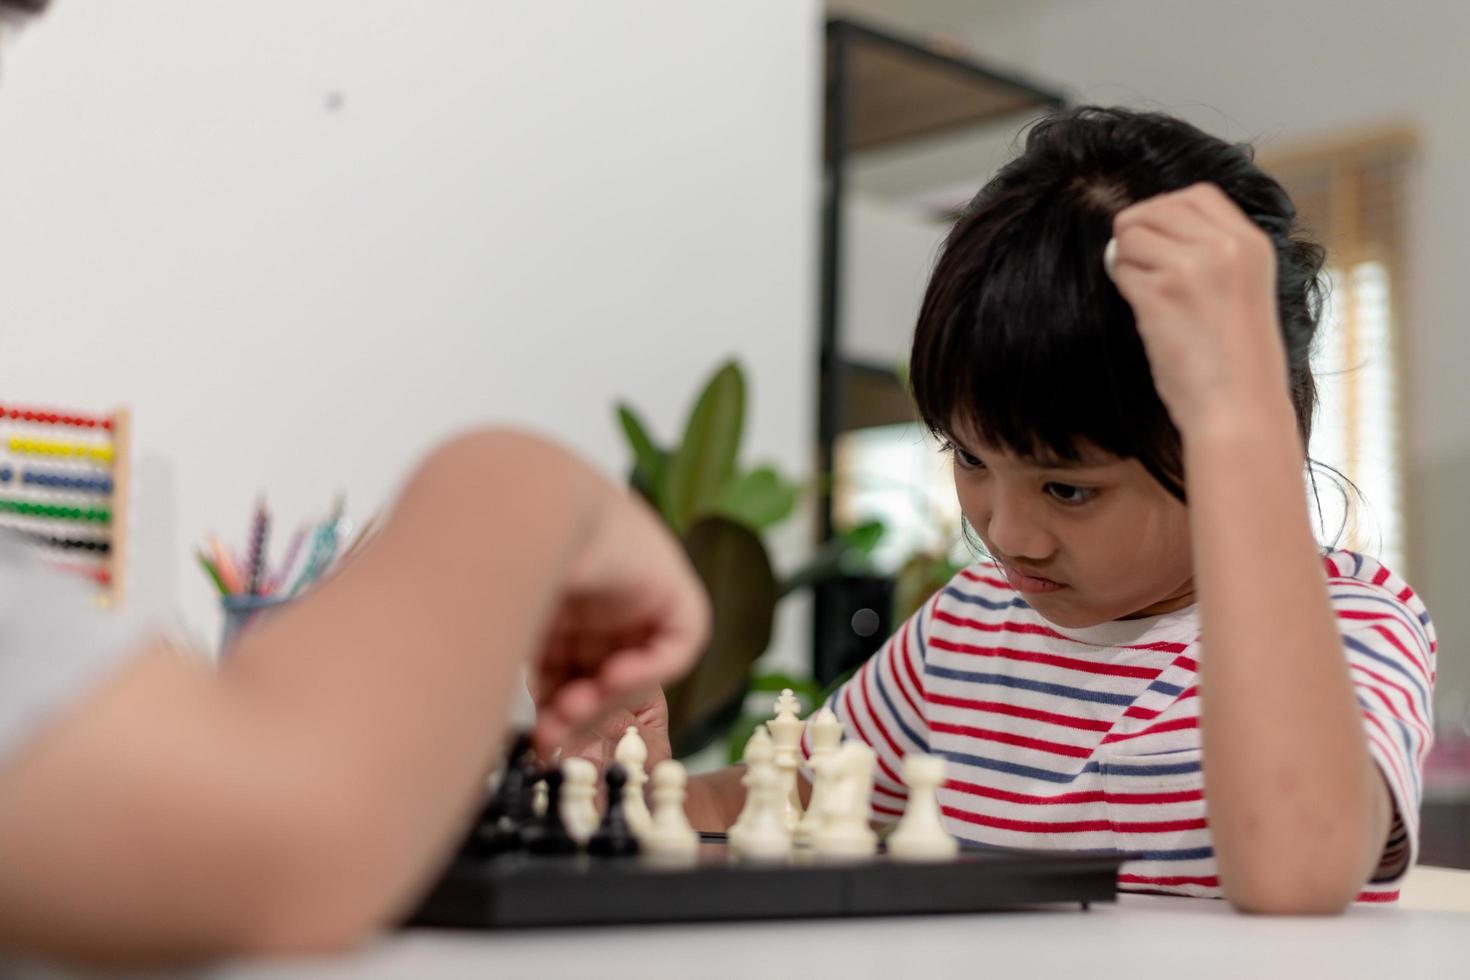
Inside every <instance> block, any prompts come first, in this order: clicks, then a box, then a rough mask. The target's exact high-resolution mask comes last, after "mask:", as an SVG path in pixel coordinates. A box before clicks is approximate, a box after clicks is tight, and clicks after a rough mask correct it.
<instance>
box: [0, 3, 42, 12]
mask: <svg viewBox="0 0 1470 980" xmlns="http://www.w3.org/2000/svg"><path fill="white" fill-rule="evenodd" d="M50 3H51V0H0V13H3V12H5V11H6V10H19V11H21V12H22V13H27V14H39V13H40V12H41V11H43V10H45V9H46V7H47V5H48V4H50Z"/></svg>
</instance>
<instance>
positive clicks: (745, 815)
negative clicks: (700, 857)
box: [727, 725, 776, 847]
mask: <svg viewBox="0 0 1470 980" xmlns="http://www.w3.org/2000/svg"><path fill="white" fill-rule="evenodd" d="M775 753H776V750H775V747H774V746H772V745H771V734H770V732H768V731H766V726H765V725H757V726H755V731H753V732H751V733H750V740H749V741H747V742H746V743H745V752H744V754H743V755H742V756H741V757H740V761H741V762H743V763H745V775H744V776H742V777H741V778H740V785H742V786H744V787H745V805H744V806H742V807H741V808H740V816H738V817H736V818H735V823H733V824H732V825H731V826H730V830H729V832H728V834H727V836H728V837H729V839H730V844H731V846H732V847H733V846H734V844H735V840H736V838H738V837H739V836H740V835H741V834H743V833H744V832H745V828H746V827H747V826H748V825H749V824H750V817H751V815H752V814H753V813H754V812H755V803H756V801H755V797H754V796H753V795H752V794H751V792H750V785H751V780H750V774H751V772H752V771H753V770H754V769H755V767H756V766H758V765H764V764H769V763H770V762H771V761H772V760H773V759H774V758H775Z"/></svg>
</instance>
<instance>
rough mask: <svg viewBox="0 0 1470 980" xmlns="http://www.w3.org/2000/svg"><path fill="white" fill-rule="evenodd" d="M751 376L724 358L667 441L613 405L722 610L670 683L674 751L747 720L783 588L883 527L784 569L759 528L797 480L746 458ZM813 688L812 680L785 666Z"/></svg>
mask: <svg viewBox="0 0 1470 980" xmlns="http://www.w3.org/2000/svg"><path fill="white" fill-rule="evenodd" d="M745 411H746V387H745V376H744V373H743V371H742V370H741V368H740V365H739V363H738V362H736V361H733V360H731V361H727V362H725V363H724V364H722V365H720V367H719V368H717V369H716V370H715V372H714V373H713V375H711V377H710V378H709V380H708V382H707V383H706V384H705V386H704V388H703V389H702V390H701V391H700V393H699V395H698V397H697V398H696V399H695V401H694V405H693V407H692V408H691V409H690V412H689V415H688V418H687V420H686V421H685V424H684V430H683V433H682V436H681V438H680V439H679V441H678V442H677V443H673V444H669V445H661V444H660V443H659V442H658V441H657V440H656V439H655V437H654V436H653V434H652V433H651V432H650V430H649V427H648V426H647V425H646V424H645V423H644V421H643V419H642V418H641V417H640V416H639V415H638V413H637V412H636V410H634V409H633V407H632V406H630V405H628V404H626V403H620V404H619V405H618V406H617V416H618V423H619V425H620V427H621V428H622V431H623V434H624V435H625V436H626V437H627V440H628V445H629V447H630V449H631V450H632V453H633V467H632V473H631V475H630V482H631V483H632V485H633V487H634V488H635V489H636V490H637V491H638V492H639V493H641V494H642V495H643V496H644V497H645V498H646V499H647V500H648V502H649V503H650V504H652V505H653V507H654V508H656V509H657V510H658V512H659V513H660V514H661V515H662V516H663V518H664V520H665V521H667V522H668V524H669V527H670V528H671V529H672V530H673V531H674V533H675V534H677V535H678V536H679V538H680V540H681V541H682V542H683V543H684V547H685V549H686V550H687V551H688V553H689V557H690V559H691V561H692V563H693V565H694V568H695V570H696V571H697V572H698V573H699V576H700V578H701V579H702V580H703V581H704V584H705V586H706V588H707V589H708V591H709V595H710V601H711V605H712V607H713V611H714V623H713V632H712V639H711V642H710V646H709V648H708V649H707V650H706V651H705V654H704V656H703V657H701V658H700V661H699V663H698V664H697V665H696V667H695V668H694V670H693V671H692V672H691V673H690V674H689V675H688V676H687V677H685V678H684V679H683V680H681V681H680V682H678V683H677V684H675V685H674V686H673V687H671V688H669V689H668V690H667V691H666V692H665V693H666V695H667V697H668V702H669V736H670V740H671V742H672V743H673V750H674V754H675V755H676V756H681V757H682V756H686V755H690V754H692V753H694V752H697V751H699V750H700V749H702V748H704V747H705V746H707V745H709V744H710V743H711V742H713V741H715V740H716V739H718V738H720V737H722V736H725V735H726V734H727V733H730V732H732V730H733V729H738V728H740V727H742V726H743V724H744V722H743V720H742V719H741V709H742V708H743V706H744V703H745V696H746V694H747V693H748V692H749V691H750V690H752V685H753V683H754V686H755V687H756V688H759V689H763V688H764V687H766V686H769V685H770V683H772V681H771V679H769V678H763V679H757V680H756V681H755V682H753V681H752V677H751V672H752V667H753V665H754V663H755V661H756V660H757V659H758V658H759V657H760V656H761V654H763V653H765V651H766V649H767V648H768V647H769V646H770V643H771V631H772V628H773V626H774V623H775V614H776V606H777V604H778V603H779V601H780V600H781V598H782V597H783V596H784V595H787V594H789V593H791V592H793V591H795V590H797V589H800V588H802V587H804V586H806V585H810V584H811V583H813V582H815V581H818V580H820V579H821V578H823V577H824V576H826V575H830V574H834V573H836V572H838V571H839V570H841V569H843V568H845V567H850V566H851V565H852V564H853V563H854V562H855V561H856V562H861V560H862V556H863V555H864V554H866V552H868V551H871V550H872V547H873V545H874V544H875V543H876V542H877V539H878V537H879V536H880V535H881V533H882V528H881V526H880V525H877V524H867V525H863V526H862V527H859V528H856V529H853V530H852V531H849V532H848V533H846V534H844V535H841V536H840V537H838V538H837V539H834V540H833V541H831V542H827V543H826V544H824V545H822V546H821V547H820V548H819V549H818V550H817V553H816V554H815V555H814V556H813V559H812V561H811V562H810V563H809V564H808V565H807V566H806V567H804V568H802V569H801V570H799V571H797V572H795V573H794V574H792V575H790V576H788V577H786V578H784V579H783V578H780V577H778V576H777V573H776V570H775V568H774V566H773V564H772V561H771V556H770V552H769V551H768V550H767V547H766V543H765V541H764V539H763V535H764V534H765V533H766V532H767V531H769V530H770V529H771V528H773V527H775V526H776V525H778V524H780V523H781V522H783V521H785V520H787V519H788V518H790V516H791V515H792V513H793V512H794V511H795V509H796V505H797V502H798V500H799V499H800V497H801V494H802V492H803V487H802V485H801V484H799V483H797V482H794V481H792V480H790V479H788V478H787V477H785V476H784V475H782V474H781V473H780V472H779V471H778V470H777V469H776V468H775V467H774V466H771V465H758V466H753V467H746V466H742V465H741V463H740V443H741V436H742V434H743V429H744V424H745ZM778 680H779V681H781V682H782V686H792V687H797V688H799V689H801V690H802V691H804V692H805V691H806V689H807V688H808V687H811V688H813V689H814V688H815V686H814V684H813V682H811V681H803V680H801V679H799V678H793V679H786V678H778Z"/></svg>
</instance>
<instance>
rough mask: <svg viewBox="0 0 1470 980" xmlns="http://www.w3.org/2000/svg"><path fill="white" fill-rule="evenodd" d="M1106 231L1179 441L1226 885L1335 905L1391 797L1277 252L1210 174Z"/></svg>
mask: <svg viewBox="0 0 1470 980" xmlns="http://www.w3.org/2000/svg"><path fill="white" fill-rule="evenodd" d="M1114 234H1115V235H1116V237H1117V242H1118V245H1117V266H1116V271H1115V273H1114V279H1115V281H1116V282H1117V284H1118V288H1119V291H1120V292H1122V294H1123V295H1124V297H1125V298H1126V299H1127V300H1128V302H1129V303H1130V304H1131V306H1132V307H1133V310H1134V313H1135V314H1136V319H1137V322H1138V330H1139V334H1140V335H1141V336H1142V338H1143V341H1144V346H1145V348H1146V350H1147V352H1148V357H1149V362H1150V366H1151V367H1152V369H1153V374H1154V380H1155V383H1156V385H1157V388H1158V391H1159V395H1160V397H1161V398H1162V399H1163V400H1164V403H1165V405H1166V406H1167V407H1168V409H1169V413H1170V415H1171V416H1172V417H1173V419H1174V422H1175V424H1176V425H1178V427H1179V429H1180V432H1181V434H1182V435H1183V440H1184V465H1185V473H1186V485H1187V488H1188V493H1189V513H1190V529H1191V535H1192V546H1193V554H1194V574H1195V588H1196V595H1197V596H1198V601H1199V606H1200V616H1201V623H1202V640H1203V647H1204V651H1205V655H1204V659H1203V660H1202V662H1201V675H1200V676H1201V683H1200V696H1201V722H1202V726H1203V731H1202V739H1203V759H1204V777H1205V795H1206V798H1207V799H1208V805H1209V821H1210V834H1211V839H1212V842H1213V845H1214V850H1215V858H1216V861H1217V862H1218V865H1219V872H1220V882H1221V886H1222V888H1223V889H1224V891H1225V894H1226V896H1227V897H1228V898H1229V899H1230V901H1231V902H1232V903H1233V904H1234V905H1235V906H1236V907H1238V908H1241V909H1245V910H1248V911H1259V912H1288V913H1313V912H1336V911H1340V910H1342V909H1343V908H1344V907H1345V906H1346V905H1347V904H1348V903H1349V902H1351V901H1352V900H1353V898H1354V897H1355V896H1356V895H1357V893H1358V891H1359V890H1360V889H1361V888H1362V886H1363V885H1364V884H1365V882H1367V880H1368V878H1369V876H1370V874H1371V873H1372V871H1373V869H1374V868H1375V867H1376V866H1377V864H1378V862H1379V858H1380V856H1381V855H1382V854H1383V851H1384V847H1385V844H1386V842H1387V835H1388V828H1389V825H1390V820H1391V808H1390V803H1389V795H1388V791H1387V789H1386V787H1385V785H1384V783H1383V779H1382V777H1381V776H1380V774H1379V772H1378V769H1377V767H1376V765H1375V763H1374V762H1373V760H1372V758H1371V756H1370V754H1369V749H1368V744H1367V740H1366V737H1365V735H1364V731H1363V722H1362V719H1361V717H1360V714H1359V706H1358V704H1357V701H1356V697H1355V691H1354V687H1353V683H1352V679H1351V677H1350V675H1349V670H1348V665H1347V661H1346V658H1345V657H1344V654H1343V644H1342V640H1341V638H1340V635H1339V631H1338V626H1337V623H1336V621H1335V617H1334V614H1333V610H1332V608H1331V606H1330V604H1329V599H1328V594H1327V588H1326V583H1325V580H1324V577H1323V569H1322V561H1321V555H1320V551H1319V548H1318V546H1317V543H1316V541H1315V540H1314V539H1313V535H1312V529H1311V525H1310V521H1309V519H1308V514H1307V509H1306V494H1305V488H1304V486H1303V480H1302V466H1303V458H1304V448H1303V446H1302V444H1301V439H1300V436H1299V435H1298V432H1297V425H1296V418H1295V415H1294V412H1293V407H1292V404H1291V401H1290V399H1289V397H1288V392H1287V388H1286V384H1285V378H1286V370H1285V357H1284V353H1283V347H1282V341H1281V337H1280V330H1279V325H1278V323H1277V320H1276V316H1277V313H1276V302H1275V279H1274V267H1275V265H1274V264H1275V251H1274V248H1273V246H1272V243H1271V242H1270V241H1269V240H1268V239H1267V238H1266V236H1265V234H1264V233H1263V232H1261V230H1260V229H1259V228H1257V227H1256V226H1255V225H1254V224H1253V223H1252V222H1251V221H1250V220H1248V219H1247V218H1246V217H1245V216H1244V215H1243V214H1242V213H1241V212H1240V211H1239V209H1238V208H1236V207H1235V205H1234V204H1233V203H1231V202H1230V200H1229V199H1228V198H1227V197H1225V195H1224V194H1223V193H1222V192H1220V190H1219V189H1218V188H1216V187H1214V186H1213V185H1197V186H1195V187H1191V188H1188V189H1186V190H1184V191H1180V192H1177V193H1173V194H1164V195H1160V196H1159V197H1156V198H1153V199H1150V200H1147V201H1144V202H1142V203H1140V204H1137V205H1134V206H1133V207H1131V208H1128V209H1126V210H1124V211H1123V212H1121V213H1120V214H1119V215H1118V217H1117V219H1116V221H1115V222H1114Z"/></svg>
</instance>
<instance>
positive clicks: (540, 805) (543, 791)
mask: <svg viewBox="0 0 1470 980" xmlns="http://www.w3.org/2000/svg"><path fill="white" fill-rule="evenodd" d="M550 799H551V787H549V786H547V785H546V780H544V779H542V780H539V781H537V783H536V785H535V786H533V787H532V788H531V812H532V813H534V814H535V815H536V816H538V817H544V816H546V804H547V801H549V800H550Z"/></svg>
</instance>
